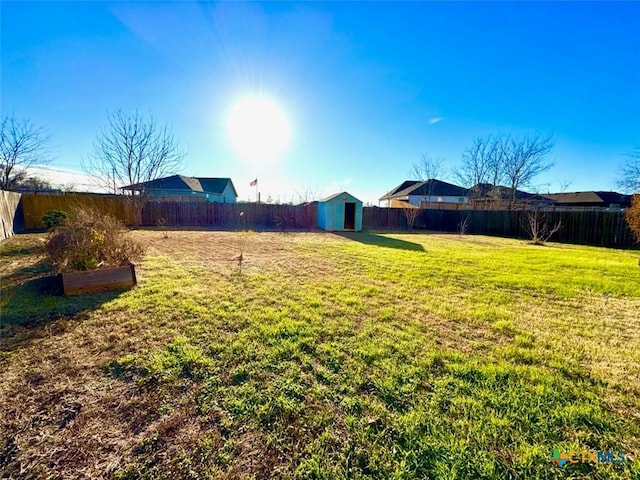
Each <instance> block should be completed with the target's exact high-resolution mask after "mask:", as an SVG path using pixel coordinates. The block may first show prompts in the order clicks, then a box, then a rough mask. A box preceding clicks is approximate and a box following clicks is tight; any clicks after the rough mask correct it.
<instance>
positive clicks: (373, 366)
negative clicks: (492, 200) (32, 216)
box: [0, 231, 640, 479]
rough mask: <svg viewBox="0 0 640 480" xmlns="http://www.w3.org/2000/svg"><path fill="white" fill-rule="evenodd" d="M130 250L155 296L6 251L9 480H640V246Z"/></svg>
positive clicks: (466, 241)
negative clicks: (66, 286) (105, 289)
mask: <svg viewBox="0 0 640 480" xmlns="http://www.w3.org/2000/svg"><path fill="white" fill-rule="evenodd" d="M134 236H135V237H137V238H139V239H140V240H141V241H143V242H144V243H145V244H146V245H147V255H146V257H145V259H144V261H143V262H142V263H141V264H140V265H138V268H137V271H138V278H139V285H138V286H137V287H135V288H134V289H132V290H129V291H127V292H122V293H104V294H95V295H88V296H85V297H75V298H74V297H70V298H69V297H63V296H57V295H54V294H53V290H52V288H53V287H51V286H50V285H49V282H47V281H46V279H45V278H44V277H45V276H46V275H48V274H49V272H50V268H49V267H48V265H47V263H46V261H45V260H44V256H43V252H42V243H43V239H44V237H43V236H42V235H21V236H17V237H14V238H12V239H9V240H7V241H4V242H2V244H0V254H1V255H2V256H1V259H0V267H1V268H2V275H3V280H2V304H1V305H2V324H1V326H0V342H1V344H0V350H1V351H2V352H1V353H0V355H1V357H0V418H1V419H2V421H1V423H0V435H1V436H0V471H4V472H6V474H7V476H9V477H10V478H12V477H13V478H114V479H125V478H127V479H128V478H131V479H133V478H148V479H152V478H256V479H257V478H326V479H334V478H336V479H341V478H351V479H357V478H377V479H391V478H397V479H413V478H437V479H453V478H460V479H470V478H486V479H493V478H497V479H502V478H514V479H515V478H542V479H544V478H549V479H552V478H601V479H617V478H626V479H631V478H640V268H639V267H638V252H633V251H623V250H608V249H602V248H593V247H583V246H575V245H560V244H549V245H547V246H544V247H539V246H532V245H528V244H527V243H526V242H523V241H518V240H511V239H500V238H491V237H484V236H457V235H437V234H433V235H427V234H394V235H374V234H366V233H362V234H351V235H344V236H341V235H333V234H320V233H295V234H294V233H290V234H276V233H259V234H258V233H237V232H202V231H197V232H187V231H184V232H171V233H170V234H169V238H167V239H163V238H162V234H161V233H160V232H156V231H137V232H134ZM241 248H243V249H244V253H243V257H244V262H243V264H242V266H239V265H238V262H237V260H235V257H237V256H238V255H239V253H240V249H241ZM554 449H558V450H560V451H561V452H562V451H564V452H569V451H575V452H587V451H595V450H599V451H607V452H608V451H613V452H624V454H625V458H626V462H624V463H619V464H608V463H598V464H594V463H593V462H579V463H568V464H567V465H565V466H564V467H562V468H561V467H560V466H558V465H556V464H554V463H553V462H552V461H551V460H550V457H551V454H552V451H553V450H554Z"/></svg>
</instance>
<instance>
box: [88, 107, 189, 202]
mask: <svg viewBox="0 0 640 480" xmlns="http://www.w3.org/2000/svg"><path fill="white" fill-rule="evenodd" d="M184 156H185V154H184V152H183V150H182V149H181V148H180V146H179V144H178V142H177V140H176V139H175V137H174V136H173V133H172V132H171V130H170V129H169V127H168V126H166V125H165V126H159V125H158V123H157V122H156V120H155V119H154V118H153V116H151V115H148V116H144V115H142V114H141V113H140V112H139V111H138V110H135V111H134V112H132V113H124V112H123V111H122V110H117V111H116V112H114V113H113V114H112V115H110V116H109V119H108V124H107V126H106V127H104V128H102V129H101V130H100V131H99V133H98V135H97V138H96V141H95V143H94V148H93V154H92V155H90V156H89V157H88V159H87V160H86V161H84V162H83V165H82V166H83V169H84V170H85V171H86V172H87V173H88V174H90V175H91V176H92V177H93V178H94V180H95V181H96V183H98V185H100V186H101V187H102V188H104V189H106V190H107V191H110V192H113V193H118V190H119V189H121V188H122V187H126V186H133V187H134V188H132V189H130V190H123V191H122V193H124V194H126V195H127V198H128V199H129V201H130V202H131V203H132V204H133V205H134V208H135V207H139V206H140V205H141V204H143V203H144V200H145V197H146V196H147V195H148V193H149V192H148V191H147V190H145V189H144V187H143V186H142V185H141V184H144V183H145V182H150V181H152V180H156V179H158V178H162V177H165V176H168V175H173V174H175V173H176V172H177V171H178V170H179V168H180V167H181V165H182V160H183V159H184ZM135 186H138V187H137V188H135ZM134 213H135V212H134Z"/></svg>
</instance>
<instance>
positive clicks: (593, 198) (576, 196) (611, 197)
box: [543, 191, 632, 207]
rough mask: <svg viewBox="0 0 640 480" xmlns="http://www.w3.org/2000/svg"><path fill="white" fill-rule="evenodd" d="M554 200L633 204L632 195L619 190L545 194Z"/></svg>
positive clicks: (590, 203)
mask: <svg viewBox="0 0 640 480" xmlns="http://www.w3.org/2000/svg"><path fill="white" fill-rule="evenodd" d="M543 196H544V197H546V198H549V199H551V200H553V201H554V203H555V204H556V205H576V206H578V205H580V206H601V207H608V206H610V205H619V206H620V207H628V206H630V205H631V198H632V195H625V194H623V193H618V192H602V191H590V192H567V193H549V194H546V195H543Z"/></svg>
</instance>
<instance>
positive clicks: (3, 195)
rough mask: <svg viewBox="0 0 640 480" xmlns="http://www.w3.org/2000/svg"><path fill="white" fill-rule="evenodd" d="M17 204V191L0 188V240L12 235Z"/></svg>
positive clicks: (18, 195) (18, 199) (18, 200)
mask: <svg viewBox="0 0 640 480" xmlns="http://www.w3.org/2000/svg"><path fill="white" fill-rule="evenodd" d="M19 204H20V194H19V193H16V192H6V191H4V190H0V223H1V225H0V240H4V239H5V238H9V237H10V236H12V235H13V232H14V223H15V221H16V213H17V212H18V205H19Z"/></svg>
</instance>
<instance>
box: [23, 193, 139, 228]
mask: <svg viewBox="0 0 640 480" xmlns="http://www.w3.org/2000/svg"><path fill="white" fill-rule="evenodd" d="M21 204H22V211H23V215H24V227H25V228H26V229H27V230H33V229H38V228H44V225H43V224H42V217H43V216H44V215H45V214H46V213H47V212H50V211H51V210H61V211H63V212H68V211H69V210H70V209H71V208H73V207H74V206H81V207H94V208H96V209H98V210H99V211H100V212H104V213H109V214H111V215H113V216H114V217H117V218H120V219H121V220H122V221H123V222H124V223H125V224H126V225H131V224H133V212H132V209H131V206H130V205H129V204H128V203H127V201H126V199H125V198H124V197H123V196H122V195H100V194H90V193H63V194H40V193H23V194H22V199H21Z"/></svg>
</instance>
